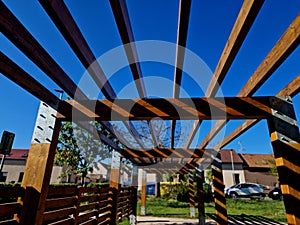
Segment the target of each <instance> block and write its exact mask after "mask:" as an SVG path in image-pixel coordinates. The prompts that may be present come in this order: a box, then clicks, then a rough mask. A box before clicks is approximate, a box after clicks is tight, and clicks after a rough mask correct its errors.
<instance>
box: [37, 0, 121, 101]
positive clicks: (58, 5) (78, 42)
mask: <svg viewBox="0 0 300 225" xmlns="http://www.w3.org/2000/svg"><path fill="white" fill-rule="evenodd" d="M39 2H40V3H41V5H42V6H43V8H44V9H45V10H46V12H47V13H48V15H49V17H50V18H51V19H52V21H53V22H54V24H55V25H56V27H57V28H58V29H59V31H60V32H61V34H62V35H63V36H64V38H65V39H66V41H67V42H68V44H69V45H70V47H71V48H72V50H73V51H74V53H75V54H76V56H77V57H78V59H79V60H80V61H81V63H82V64H83V65H84V67H85V68H86V69H87V70H88V72H89V74H90V75H91V77H92V78H93V80H94V81H95V83H96V84H97V86H98V87H99V88H100V89H101V91H102V92H103V94H104V96H105V97H106V98H107V99H115V98H116V94H115V92H114V90H113V88H112V87H111V85H110V83H109V82H108V80H107V78H106V76H105V74H104V72H103V70H102V68H101V66H100V65H99V64H98V62H97V60H96V57H95V56H94V54H93V52H92V50H91V49H90V47H89V46H88V43H87V42H86V40H85V38H84V37H83V35H82V33H81V31H80V29H79V27H78V26H77V24H76V22H75V20H74V19H73V17H72V15H71V13H70V11H69V10H68V8H67V7H66V5H65V3H64V1H50V0H39Z"/></svg>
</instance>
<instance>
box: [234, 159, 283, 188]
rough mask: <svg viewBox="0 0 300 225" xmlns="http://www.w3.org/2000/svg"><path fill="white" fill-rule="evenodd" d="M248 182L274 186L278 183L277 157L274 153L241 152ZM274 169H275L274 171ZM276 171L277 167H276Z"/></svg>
mask: <svg viewBox="0 0 300 225" xmlns="http://www.w3.org/2000/svg"><path fill="white" fill-rule="evenodd" d="M240 157H241V159H242V160H243V166H244V173H245V179H246V181H247V182H252V183H258V184H262V185H265V186H269V187H273V186H276V185H278V177H277V176H275V175H274V173H273V172H274V169H275V168H276V167H275V159H274V155H272V154H240ZM272 170H273V171H272ZM275 171H276V169H275Z"/></svg>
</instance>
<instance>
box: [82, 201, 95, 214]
mask: <svg viewBox="0 0 300 225" xmlns="http://www.w3.org/2000/svg"><path fill="white" fill-rule="evenodd" d="M97 204H98V203H91V204H86V205H81V206H79V209H78V212H84V211H87V210H93V209H95V208H96V206H97Z"/></svg>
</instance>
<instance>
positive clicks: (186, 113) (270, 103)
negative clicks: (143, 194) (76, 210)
mask: <svg viewBox="0 0 300 225" xmlns="http://www.w3.org/2000/svg"><path fill="white" fill-rule="evenodd" d="M39 2H40V4H41V5H42V7H43V8H44V10H45V11H46V12H47V14H48V16H49V17H50V18H51V20H52V21H53V23H54V24H55V26H56V27H57V29H58V30H59V31H60V33H61V34H62V35H63V37H64V39H65V40H66V41H67V43H68V44H69V46H70V47H71V49H72V50H73V52H74V53H75V55H76V57H77V58H78V60H79V61H80V62H81V63H82V65H83V66H84V67H85V68H86V69H87V71H88V72H89V74H90V76H91V78H92V79H93V80H94V82H95V84H96V85H97V86H98V87H99V89H101V91H102V93H103V95H104V96H105V98H106V99H104V100H103V99H102V100H91V99H89V97H88V96H86V94H85V93H84V92H83V91H82V90H81V89H80V87H79V86H78V85H77V84H76V83H75V82H74V81H73V80H72V78H71V76H70V75H68V74H67V73H66V72H65V71H64V70H63V69H62V68H61V67H60V66H59V64H58V63H57V62H56V61H55V60H54V59H53V58H52V57H51V55H50V54H49V53H48V52H47V51H46V49H45V48H44V47H43V46H42V45H41V44H40V43H39V42H38V41H37V40H36V39H35V38H34V36H33V35H32V34H31V33H30V32H29V31H28V30H27V29H26V28H25V26H24V25H23V24H22V22H21V21H19V20H18V18H17V17H16V16H15V15H14V14H13V13H12V12H11V11H10V10H9V9H8V8H7V6H6V5H5V4H4V3H3V2H0V27H1V31H2V33H3V34H4V35H5V36H6V38H7V39H8V40H9V41H10V42H11V43H13V44H14V45H15V46H16V47H17V48H18V49H19V50H20V51H21V52H23V54H24V55H26V56H27V57H28V59H29V60H30V61H31V62H32V63H34V64H35V65H36V66H38V67H39V68H40V69H41V70H42V71H43V72H44V73H45V74H46V75H47V76H48V77H49V78H50V79H51V80H53V81H54V82H55V83H56V84H57V85H58V86H59V87H60V88H61V89H62V90H63V91H64V92H65V93H67V94H68V95H69V96H70V97H71V98H72V100H66V101H63V100H60V99H59V98H58V97H56V95H55V94H53V92H52V91H51V90H49V89H48V88H46V87H45V86H43V85H42V84H41V83H40V82H39V81H38V80H36V79H34V78H33V77H32V76H31V75H30V74H28V73H27V72H26V71H25V70H24V69H23V68H21V66H20V65H18V64H17V63H16V62H14V61H13V60H12V59H10V58H9V57H8V56H7V55H5V54H4V53H3V52H1V53H0V72H1V74H3V75H4V76H6V77H8V78H9V79H11V80H12V81H13V82H15V83H16V84H17V85H19V86H20V87H22V88H24V89H25V90H27V91H28V92H29V93H31V94H32V95H34V96H35V97H37V98H38V99H40V100H41V101H42V102H43V103H45V104H46V107H48V106H50V107H51V108H52V109H53V110H54V111H51V109H50V110H48V111H47V112H48V115H50V117H51V114H53V113H56V112H57V114H56V116H55V117H53V116H52V117H51V119H49V117H47V118H46V119H47V120H49V121H50V122H49V123H46V125H45V127H42V128H43V129H41V130H42V131H40V133H38V134H36V135H37V136H34V137H36V138H33V142H32V144H31V147H30V153H29V157H28V161H27V165H26V170H25V174H24V179H23V181H22V186H23V187H25V188H28V187H33V189H34V191H33V192H32V195H31V196H30V198H32V201H30V202H29V203H30V205H27V206H26V205H24V206H23V207H24V208H25V211H24V212H23V214H22V215H23V216H24V218H23V221H26V224H42V215H43V211H44V209H45V199H46V196H47V191H48V186H49V182H50V175H51V171H52V166H53V160H54V156H55V150H56V145H57V139H58V133H59V129H60V123H61V122H62V121H74V112H75V114H76V123H78V125H80V126H81V127H83V128H85V129H86V130H87V131H89V132H91V133H93V134H95V135H97V136H98V137H99V138H100V140H101V141H102V142H104V143H106V144H108V145H110V146H111V147H113V148H114V149H115V151H114V153H113V162H114V163H113V166H112V170H111V186H113V187H116V188H118V187H119V173H120V158H121V157H124V158H127V159H129V160H130V161H131V162H132V163H133V164H134V165H135V166H140V167H143V168H144V170H145V171H148V172H155V173H161V171H166V172H169V173H188V172H189V170H190V169H195V168H197V171H200V172H201V170H202V169H201V162H202V161H203V160H210V162H211V163H212V165H213V179H214V192H215V204H216V211H217V212H216V215H217V222H218V224H228V218H227V212H226V201H225V196H224V184H223V178H222V167H221V162H220V160H219V155H218V151H219V150H220V149H221V148H222V147H224V146H225V145H227V144H228V143H229V142H231V141H232V140H234V139H235V138H236V137H238V136H239V135H241V134H242V133H244V132H245V131H247V130H248V129H250V128H251V127H252V126H254V125H255V124H256V123H257V122H258V121H260V120H262V119H266V120H267V123H268V127H269V134H270V139H271V142H272V146H273V150H274V155H275V160H276V166H277V168H278V172H279V179H280V185H281V189H282V193H283V195H284V204H285V208H286V215H287V220H288V223H289V224H298V225H299V224H300V198H299V196H300V183H299V180H300V153H299V151H300V144H299V143H300V135H299V128H298V125H297V121H296V116H295V112H294V109H293V104H292V98H293V97H294V96H295V95H297V94H298V93H299V90H300V76H299V75H295V79H294V80H293V81H292V82H290V83H289V84H288V85H287V86H286V87H285V88H283V89H282V90H281V91H280V92H278V94H277V95H276V96H261V97H256V96H254V94H255V92H256V91H257V90H258V89H259V88H260V87H261V86H262V85H263V84H264V82H265V81H266V80H267V79H268V78H270V77H271V76H272V74H273V73H274V72H275V71H276V69H277V68H279V67H280V66H281V64H282V63H283V62H284V61H285V60H286V59H287V58H288V57H289V56H290V55H291V54H292V53H293V52H294V51H295V50H296V49H297V48H298V46H299V43H300V14H298V15H296V17H295V19H294V21H291V24H290V26H289V27H288V28H287V29H286V31H285V32H284V33H283V34H282V36H281V37H280V39H279V40H278V41H277V43H276V44H275V45H274V47H273V48H272V50H271V51H270V52H269V54H268V55H267V56H266V57H265V59H264V60H263V61H262V62H261V64H260V65H259V66H258V67H257V69H256V70H255V72H254V73H253V75H252V76H251V77H250V78H249V80H248V82H247V83H246V84H245V85H244V86H243V87H242V89H241V90H240V92H239V93H238V95H237V96H236V97H224V98H220V97H216V94H217V92H218V90H219V87H220V86H221V85H222V82H223V80H224V78H225V76H226V75H227V73H228V71H229V69H230V68H231V65H232V64H233V61H234V60H235V58H236V56H237V54H238V52H239V50H240V48H241V46H242V44H243V42H244V41H245V39H246V37H247V34H248V32H249V30H250V29H251V27H252V25H253V23H254V21H255V19H256V17H257V15H258V14H259V12H260V10H261V7H262V5H263V1H258V0H245V1H244V3H243V5H242V7H241V9H240V13H239V14H238V17H237V19H236V22H235V24H234V26H233V28H232V31H231V33H230V36H229V38H228V41H227V43H226V45H225V47H224V50H223V52H222V54H221V57H220V59H219V62H218V64H217V66H216V69H215V70H214V73H213V78H214V79H212V80H211V82H210V84H209V86H208V89H207V90H206V93H205V97H197V98H180V97H179V96H180V95H179V94H180V88H179V87H180V86H181V83H182V76H183V71H182V70H181V69H180V68H182V65H183V63H184V59H185V57H184V56H185V49H184V48H182V47H186V43H187V34H188V27H189V17H190V11H191V0H180V4H179V5H180V7H179V16H178V29H177V43H176V45H177V49H176V59H175V65H174V67H175V69H174V90H173V98H165V99H158V98H147V95H146V92H145V84H144V82H143V79H142V78H143V74H142V69H141V66H140V63H139V58H138V53H137V49H136V46H135V44H130V45H127V47H126V48H125V49H124V50H125V53H126V56H127V58H128V61H130V62H134V63H132V64H130V70H131V73H132V76H133V79H134V80H135V81H136V88H137V91H138V94H139V97H140V98H139V99H120V98H118V96H117V93H116V92H115V91H114V90H113V88H112V85H111V84H110V82H109V81H108V79H107V77H106V74H105V73H104V72H103V70H102V68H101V65H100V64H98V63H97V61H96V57H95V55H94V54H93V52H92V50H91V48H90V47H89V45H88V42H87V41H86V39H85V38H84V36H83V34H82V33H81V31H80V29H79V27H78V25H77V24H76V21H75V19H74V18H73V17H72V15H71V13H70V11H69V9H68V7H67V6H66V5H65V3H64V1H62V0H39ZM110 5H111V9H112V11H113V15H114V19H115V21H116V24H117V28H118V31H119V34H120V36H121V40H122V42H123V44H124V45H125V44H128V43H134V42H135V39H134V34H133V29H132V27H131V23H130V17H129V13H128V9H127V5H126V2H125V0H111V1H110ZM180 46H182V47H180ZM91 65H93V66H92V67H91ZM128 106H130V109H128ZM212 111H213V112H214V113H213V115H212ZM157 117H158V118H161V119H162V120H169V121H171V126H172V127H171V132H170V137H169V139H170V143H171V145H170V147H162V146H160V145H159V144H158V141H157V138H156V137H155V132H154V128H153V127H152V126H153V124H152V123H151V122H150V121H151V119H153V118H157ZM211 119H214V120H218V121H217V123H216V124H215V125H214V127H213V128H212V129H211V131H210V132H209V133H208V134H207V136H206V137H205V138H204V140H203V141H202V143H201V144H200V145H199V146H198V147H197V148H191V147H190V145H191V143H192V141H193V139H194V137H195V135H196V133H197V131H198V129H199V127H200V126H201V122H202V121H203V120H211ZM232 119H247V120H246V122H244V123H243V124H242V125H240V126H239V127H238V128H237V129H236V130H234V131H233V132H232V133H231V134H229V135H228V136H226V137H225V138H224V139H223V140H222V141H221V142H220V143H218V144H217V145H216V146H215V147H214V148H211V149H208V148H207V146H208V143H209V142H210V141H211V140H212V139H213V138H214V137H215V136H216V135H217V134H218V132H219V131H220V130H221V129H222V128H223V127H224V126H225V125H226V123H227V122H228V121H229V120H232ZM91 120H96V121H98V122H100V124H101V125H102V126H103V127H104V128H105V129H107V130H108V132H109V133H110V134H111V135H113V136H115V137H117V138H118V137H119V136H118V135H117V134H116V130H115V129H114V127H113V126H112V124H111V121H122V122H123V124H124V126H125V127H126V128H127V129H128V132H130V133H131V134H132V136H133V138H134V139H135V141H136V142H137V144H138V145H139V149H133V148H130V146H129V145H128V144H127V143H126V142H124V140H121V139H120V142H121V143H122V144H123V146H124V148H120V147H119V146H117V145H116V144H115V143H114V142H112V141H111V140H110V139H109V138H107V137H106V136H104V135H103V134H101V133H99V132H98V131H97V130H96V129H95V128H94V127H91V126H90V125H89V123H87V121H91ZM139 120H142V121H148V125H149V129H150V130H151V131H152V132H151V135H152V139H153V143H155V146H154V147H153V149H147V146H145V143H143V142H142V141H141V140H140V139H139V137H138V136H139V135H138V131H137V129H136V127H135V126H134V123H133V121H139ZM179 120H193V121H194V125H193V128H192V130H190V133H189V135H188V138H187V141H186V143H185V146H184V147H183V148H176V146H175V144H174V143H175V130H176V121H179ZM49 127H50V128H51V129H50V131H49ZM47 129H48V130H47ZM34 135H35V134H34ZM41 137H43V138H41ZM36 165H39V166H38V167H37V166H36ZM149 165H153V166H149ZM197 178H199V179H198V182H197V184H198V185H199V186H198V189H199V190H201V184H202V182H201V180H202V179H203V177H202V175H201V173H199V174H198V175H197ZM135 179H136V178H135ZM199 193H200V194H199V196H198V197H199V198H198V200H199V216H200V217H201V219H200V221H202V219H203V218H204V205H203V196H201V192H199ZM32 208H34V209H36V210H35V215H32V214H30V215H29V214H26V209H27V210H31V209H32ZM29 217H30V218H29ZM202 222H203V221H202ZM202 222H199V223H202Z"/></svg>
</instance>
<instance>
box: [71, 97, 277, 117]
mask: <svg viewBox="0 0 300 225" xmlns="http://www.w3.org/2000/svg"><path fill="white" fill-rule="evenodd" d="M272 98H274V97H266V96H264V97H225V98H219V97H217V98H181V99H172V98H171V99H116V100H115V101H114V102H113V103H111V102H110V101H109V100H90V101H78V102H79V103H80V104H81V105H83V106H84V107H86V108H87V109H89V110H91V111H94V112H95V114H96V115H97V118H95V119H96V120H98V121H126V120H151V119H152V118H154V117H157V114H156V113H155V111H152V108H159V109H160V110H161V111H162V112H164V116H161V117H160V118H161V119H163V120H172V119H175V120H196V119H200V120H210V119H215V120H224V119H263V118H266V117H268V116H269V115H270V110H271V107H270V100H271V99H272ZM275 98H276V97H275ZM72 101H73V100H69V101H67V102H68V103H70V104H71V105H72ZM138 102H143V104H144V103H145V104H144V105H142V104H139V103H138ZM178 102H180V103H182V104H181V105H183V107H179V106H176V104H178ZM174 105H175V106H176V107H174ZM95 106H96V107H95ZM190 108H194V109H195V110H196V111H197V112H198V115H194V114H192V113H191V112H190V110H189V109H190ZM79 119H80V118H79ZM91 119H92V118H91Z"/></svg>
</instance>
